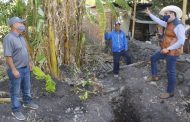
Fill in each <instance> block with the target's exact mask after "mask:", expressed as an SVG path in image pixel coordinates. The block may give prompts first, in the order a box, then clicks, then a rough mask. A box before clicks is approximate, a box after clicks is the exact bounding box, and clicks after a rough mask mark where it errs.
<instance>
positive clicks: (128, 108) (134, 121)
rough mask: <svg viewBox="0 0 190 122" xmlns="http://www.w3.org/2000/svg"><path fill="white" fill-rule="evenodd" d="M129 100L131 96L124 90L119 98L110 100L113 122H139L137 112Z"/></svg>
mask: <svg viewBox="0 0 190 122" xmlns="http://www.w3.org/2000/svg"><path fill="white" fill-rule="evenodd" d="M130 98H131V94H130V92H129V90H127V89H124V90H123V92H122V93H120V94H119V96H117V97H114V98H112V108H113V112H114V115H115V118H114V121H113V122H140V116H139V114H138V111H137V109H136V108H135V105H134V104H133V103H132V101H131V99H130Z"/></svg>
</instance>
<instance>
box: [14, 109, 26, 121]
mask: <svg viewBox="0 0 190 122" xmlns="http://www.w3.org/2000/svg"><path fill="white" fill-rule="evenodd" d="M11 114H12V115H13V116H14V117H15V118H16V119H18V120H25V119H26V118H25V116H24V115H23V114H22V113H21V112H20V111H16V112H12V113H11Z"/></svg>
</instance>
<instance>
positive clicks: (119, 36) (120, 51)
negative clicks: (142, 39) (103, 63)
mask: <svg viewBox="0 0 190 122" xmlns="http://www.w3.org/2000/svg"><path fill="white" fill-rule="evenodd" d="M120 25H121V23H120V22H119V21H116V22H115V23H114V26H115V29H114V30H113V31H112V32H110V33H105V40H111V44H112V52H113V73H114V77H115V78H120V77H119V62H120V58H121V56H123V57H125V62H126V64H130V63H131V59H130V56H129V54H128V52H127V51H128V41H127V38H126V35H125V33H124V32H123V31H122V30H121V29H120Z"/></svg>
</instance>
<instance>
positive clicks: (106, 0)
mask: <svg viewBox="0 0 190 122" xmlns="http://www.w3.org/2000/svg"><path fill="white" fill-rule="evenodd" d="M102 1H104V2H105V3H106V4H107V5H108V6H109V8H110V9H111V11H112V14H113V15H114V16H115V17H119V12H118V11H117V10H116V8H115V6H114V5H113V1H112V0H102Z"/></svg>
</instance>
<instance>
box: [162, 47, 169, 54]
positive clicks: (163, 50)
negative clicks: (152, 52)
mask: <svg viewBox="0 0 190 122" xmlns="http://www.w3.org/2000/svg"><path fill="white" fill-rule="evenodd" d="M161 53H162V54H167V53H169V50H168V49H166V48H164V49H162V50H161Z"/></svg>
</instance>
